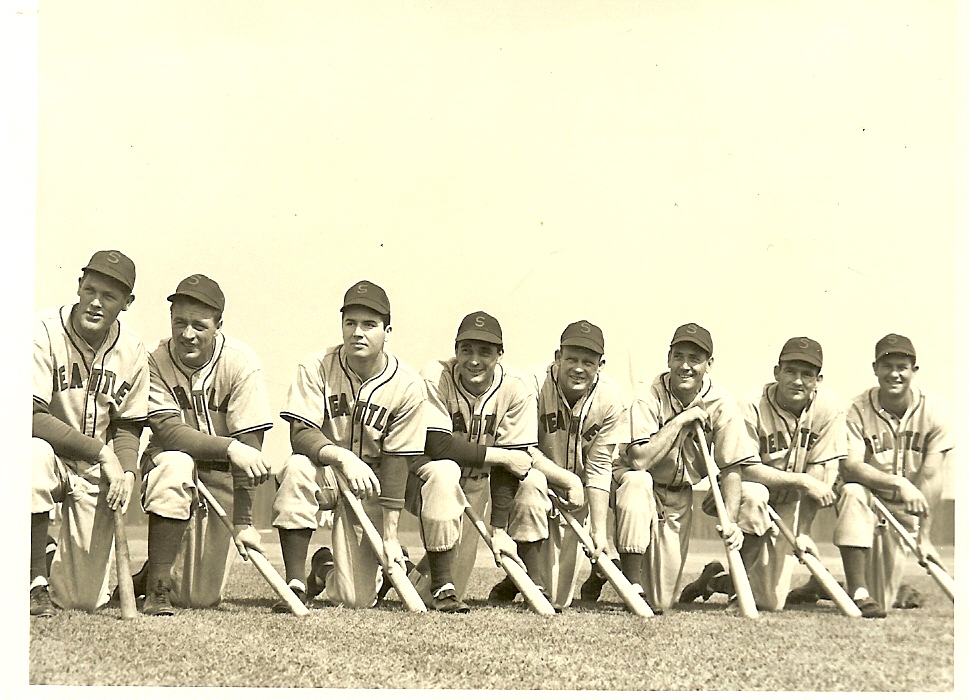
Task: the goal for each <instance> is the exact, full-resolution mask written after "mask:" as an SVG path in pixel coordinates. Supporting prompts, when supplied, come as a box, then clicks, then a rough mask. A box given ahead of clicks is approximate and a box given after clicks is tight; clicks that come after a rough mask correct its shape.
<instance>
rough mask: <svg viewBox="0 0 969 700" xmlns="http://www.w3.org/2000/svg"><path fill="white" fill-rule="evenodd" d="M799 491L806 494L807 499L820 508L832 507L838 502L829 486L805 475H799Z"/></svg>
mask: <svg viewBox="0 0 969 700" xmlns="http://www.w3.org/2000/svg"><path fill="white" fill-rule="evenodd" d="M801 489H803V491H804V493H805V494H807V496H808V498H810V499H811V500H813V501H816V502H817V504H818V506H820V507H821V508H827V507H828V506H830V505H834V503H835V501H837V500H838V498H837V496H835V495H834V491H832V490H831V487H830V486H828V485H827V484H826V483H824V482H823V481H819V480H818V479H815V478H814V477H813V476H808V475H807V474H801Z"/></svg>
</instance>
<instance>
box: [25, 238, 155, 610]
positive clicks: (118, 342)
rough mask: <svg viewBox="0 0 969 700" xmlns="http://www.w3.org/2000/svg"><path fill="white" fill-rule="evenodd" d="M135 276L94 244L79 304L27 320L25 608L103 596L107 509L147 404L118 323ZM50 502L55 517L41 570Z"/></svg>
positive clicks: (131, 469) (141, 359) (124, 502)
mask: <svg viewBox="0 0 969 700" xmlns="http://www.w3.org/2000/svg"><path fill="white" fill-rule="evenodd" d="M134 285H135V264H134V263H133V262H132V261H131V259H130V258H128V257H127V256H126V255H124V254H123V253H121V252H119V251H117V250H102V251H98V252H97V253H95V254H94V255H93V256H91V261H90V262H89V263H88V264H87V266H86V267H84V268H82V274H81V278H80V279H79V280H78V286H77V295H78V303H76V304H74V305H73V306H62V307H60V308H59V309H55V310H52V311H49V312H45V313H41V314H40V315H39V316H38V318H37V322H36V324H35V326H34V402H33V426H32V433H31V434H32V436H33V438H32V440H31V442H32V449H33V455H32V471H31V487H32V495H31V516H30V614H31V615H36V616H41V617H49V616H51V615H53V614H54V613H55V607H54V606H55V605H56V606H57V607H60V608H77V609H80V610H87V611H91V610H94V609H95V608H97V607H98V606H100V605H103V604H104V603H106V602H107V601H108V590H107V589H108V566H109V561H110V556H111V550H112V544H113V542H114V524H113V518H112V516H111V513H110V511H112V510H117V509H118V508H121V509H122V512H124V511H125V510H126V509H127V506H128V499H129V497H130V495H131V490H132V487H133V485H134V481H135V471H136V469H137V466H138V447H139V439H140V436H141V431H142V428H143V426H144V421H145V419H146V416H147V413H148V355H147V353H146V352H145V346H144V345H142V343H141V341H140V340H139V339H138V338H137V337H136V336H135V335H133V334H132V333H131V332H130V331H128V330H127V329H126V328H122V326H121V324H120V322H118V315H119V314H120V313H121V312H122V311H124V310H126V309H128V308H129V307H130V306H131V304H132V303H133V302H134V299H135V297H134V295H133V294H132V290H133V289H134ZM55 503H61V504H62V506H61V516H62V517H61V524H60V534H59V536H58V538H57V542H58V545H57V549H56V552H55V554H54V558H53V561H52V562H51V566H50V571H49V572H48V570H47V562H46V553H45V548H46V546H47V536H48V532H47V531H48V524H49V521H50V516H51V513H52V511H53V510H54V504H55Z"/></svg>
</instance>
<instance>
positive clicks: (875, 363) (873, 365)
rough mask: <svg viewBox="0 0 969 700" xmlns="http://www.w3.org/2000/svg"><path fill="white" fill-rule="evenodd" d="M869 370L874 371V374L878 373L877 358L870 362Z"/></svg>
mask: <svg viewBox="0 0 969 700" xmlns="http://www.w3.org/2000/svg"><path fill="white" fill-rule="evenodd" d="M871 371H872V372H873V373H875V374H878V361H877V360H876V361H875V362H872V363H871Z"/></svg>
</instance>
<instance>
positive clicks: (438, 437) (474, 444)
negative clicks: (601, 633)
mask: <svg viewBox="0 0 969 700" xmlns="http://www.w3.org/2000/svg"><path fill="white" fill-rule="evenodd" d="M503 354H504V341H503V340H502V333H501V325H500V324H499V323H498V319H496V318H495V317H494V316H491V315H490V314H488V313H485V312H484V311H475V312H474V313H470V314H468V315H467V316H465V317H464V319H463V320H462V321H461V324H460V326H459V327H458V332H457V335H456V336H455V339H454V357H453V358H451V359H449V360H443V361H434V362H431V363H430V364H428V365H427V366H426V367H425V368H424V369H423V370H422V372H421V375H422V376H423V377H424V379H425V381H426V382H427V392H428V397H429V400H430V403H431V405H432V406H433V407H434V408H435V409H436V411H435V412H436V414H438V415H437V419H436V420H435V422H434V423H433V424H432V425H430V426H429V428H428V433H427V442H426V448H425V455H426V458H425V459H422V460H419V461H418V463H417V464H416V465H415V466H416V470H415V472H414V473H413V474H412V475H411V477H410V479H409V480H408V489H407V491H408V493H407V502H408V509H409V510H410V511H411V512H413V513H414V514H415V515H417V516H418V517H419V518H420V521H421V535H422V537H423V540H424V548H425V551H426V552H427V556H426V559H425V560H424V561H422V562H421V563H420V564H418V566H417V571H418V572H419V573H418V574H417V575H415V576H414V578H416V579H417V580H416V581H415V587H416V588H417V590H418V592H419V593H421V596H422V597H424V598H425V599H426V600H428V601H429V602H430V604H431V605H432V606H433V607H434V608H435V609H437V610H441V611H444V612H457V613H464V612H468V610H469V608H468V606H467V604H465V603H464V601H463V600H462V597H463V595H464V591H465V589H466V587H467V583H468V579H469V578H470V576H471V571H472V570H473V569H474V560H475V554H476V553H477V544H478V533H477V531H476V530H475V528H474V525H472V524H471V523H470V522H468V521H467V519H465V518H463V517H462V515H463V513H464V507H465V502H466V501H465V497H467V503H470V505H471V506H472V508H473V509H474V510H475V512H476V513H478V514H483V513H484V511H485V506H487V504H488V496H489V494H491V495H492V511H491V524H492V526H493V527H494V535H493V537H492V543H493V546H494V547H495V549H496V550H502V551H505V552H508V553H510V554H512V555H514V554H515V545H514V542H512V540H511V538H510V537H509V533H508V532H507V528H508V515H509V510H510V507H511V501H512V499H513V498H514V497H515V494H516V490H517V485H518V482H519V480H520V479H522V478H524V477H525V475H526V473H527V472H528V470H529V469H530V467H531V463H532V458H531V457H530V456H529V454H528V448H529V447H530V446H534V445H536V444H537V442H538V436H537V422H536V409H535V396H534V394H533V392H532V391H531V390H530V389H529V386H528V383H527V382H526V380H525V378H524V377H522V376H520V375H519V374H517V373H516V372H514V371H513V370H510V369H509V368H507V367H505V366H504V365H502V364H501V362H500V360H501V356H502V355H503ZM489 477H490V478H489ZM496 556H497V552H496ZM526 566H527V564H526Z"/></svg>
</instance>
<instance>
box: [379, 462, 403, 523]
mask: <svg viewBox="0 0 969 700" xmlns="http://www.w3.org/2000/svg"><path fill="white" fill-rule="evenodd" d="M409 471H410V470H409V459H408V458H407V457H401V456H399V455H389V454H386V453H385V454H384V455H383V456H382V457H381V458H380V469H379V470H378V472H377V478H378V479H379V480H380V498H379V503H380V505H381V507H382V508H384V510H385V511H386V510H397V511H399V510H400V509H401V508H403V507H404V492H405V491H406V490H407V474H408V473H409Z"/></svg>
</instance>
